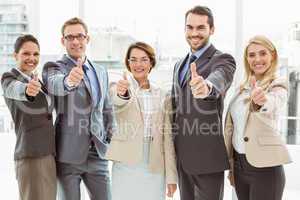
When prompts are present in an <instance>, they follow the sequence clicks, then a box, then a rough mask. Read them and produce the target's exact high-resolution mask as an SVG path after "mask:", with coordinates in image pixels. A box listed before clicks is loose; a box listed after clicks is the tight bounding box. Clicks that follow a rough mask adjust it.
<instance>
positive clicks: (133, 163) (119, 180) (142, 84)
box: [106, 42, 177, 200]
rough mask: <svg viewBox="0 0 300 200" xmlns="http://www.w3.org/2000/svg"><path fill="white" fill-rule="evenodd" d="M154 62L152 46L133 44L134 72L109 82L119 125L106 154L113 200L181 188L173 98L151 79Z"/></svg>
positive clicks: (158, 196)
mask: <svg viewBox="0 0 300 200" xmlns="http://www.w3.org/2000/svg"><path fill="white" fill-rule="evenodd" d="M155 62H156V61H155V54H154V50H153V48H152V47H151V46H149V45H148V44H146V43H143V42H136V43H134V44H132V45H130V47H129V48H128V50H127V53H126V58H125V63H126V66H127V69H128V71H130V72H131V75H129V76H127V75H126V74H125V75H124V76H123V79H122V80H120V81H118V82H117V83H115V84H112V86H111V96H112V100H113V103H114V108H115V115H116V120H117V125H118V126H117V131H116V133H115V134H114V135H113V137H112V140H111V143H110V147H109V149H108V152H107V154H106V157H107V159H109V160H112V161H113V169H112V199H113V200H141V199H143V200H164V199H165V198H166V193H167V195H168V196H169V197H172V196H173V194H174V192H175V191H176V188H177V185H176V183H177V170H176V160H175V150H174V145H173V140H172V136H171V124H170V118H169V116H170V113H168V110H169V107H170V106H171V105H170V99H169V98H168V97H167V95H166V93H164V92H163V91H162V89H160V88H158V87H155V86H154V85H153V84H151V83H150V82H149V80H148V74H149V73H150V71H151V70H152V68H153V67H154V66H155ZM166 190H167V192H166Z"/></svg>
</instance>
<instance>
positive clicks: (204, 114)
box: [172, 45, 235, 174]
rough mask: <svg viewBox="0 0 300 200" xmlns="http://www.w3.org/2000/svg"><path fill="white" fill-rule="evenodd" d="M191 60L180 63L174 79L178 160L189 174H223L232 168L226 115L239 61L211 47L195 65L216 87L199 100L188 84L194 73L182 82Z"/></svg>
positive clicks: (174, 117) (175, 70)
mask: <svg viewBox="0 0 300 200" xmlns="http://www.w3.org/2000/svg"><path fill="white" fill-rule="evenodd" d="M187 58H188V55H187V56H186V57H185V58H183V59H182V60H180V61H179V62H178V63H176V65H175V68H174V76H173V87H172V106H173V134H174V144H175V151H176V156H177V160H178V162H181V164H182V167H183V169H184V170H185V171H186V172H187V173H189V174H208V173H215V172H221V171H224V170H226V169H228V168H229V162H228V157H227V153H226V148H225V143H224V137H223V131H222V113H223V99H224V96H225V93H226V91H227V89H228V88H229V86H230V85H231V82H232V79H233V74H234V72H235V61H234V59H233V57H232V56H231V55H229V54H225V53H222V52H220V51H218V50H217V49H216V48H215V47H214V46H213V45H211V46H210V47H209V48H208V49H207V50H206V51H205V52H204V53H203V54H202V55H201V56H200V57H199V58H198V59H197V60H196V61H195V62H196V65H197V72H198V74H200V75H201V76H202V77H203V78H204V79H206V80H208V81H210V82H211V83H212V85H213V88H212V91H211V93H210V95H209V96H208V97H207V98H204V99H195V98H194V97H193V95H192V92H191V88H190V86H189V84H188V83H189V81H190V79H191V74H190V71H189V70H188V72H187V75H186V77H185V80H184V82H183V84H182V85H181V84H180V83H179V80H178V74H179V73H180V70H181V69H182V67H183V66H184V64H185V62H186V60H187Z"/></svg>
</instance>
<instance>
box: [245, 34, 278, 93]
mask: <svg viewBox="0 0 300 200" xmlns="http://www.w3.org/2000/svg"><path fill="white" fill-rule="evenodd" d="M251 44H258V45H262V46H263V47H265V48H267V49H268V51H270V53H271V55H272V61H271V66H270V68H269V69H268V70H267V71H266V72H265V73H264V76H263V79H262V80H261V83H260V86H261V87H262V88H263V89H266V88H267V87H268V86H269V84H270V83H271V82H272V81H273V80H274V79H276V70H277V65H278V53H277V50H276V47H275V46H274V44H273V43H272V42H271V41H270V40H269V39H268V38H266V37H265V36H261V35H257V36H254V37H253V38H251V39H250V40H249V42H248V44H247V45H246V48H245V51H244V65H245V73H246V80H245V81H244V83H243V84H241V86H240V90H241V91H242V90H243V89H244V87H245V86H246V85H247V84H249V81H250V77H251V76H252V75H253V71H252V70H251V68H250V64H249V63H248V60H247V57H248V48H249V46H250V45H251Z"/></svg>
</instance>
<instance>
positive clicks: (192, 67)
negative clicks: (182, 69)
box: [190, 63, 198, 78]
mask: <svg viewBox="0 0 300 200" xmlns="http://www.w3.org/2000/svg"><path fill="white" fill-rule="evenodd" d="M190 68H191V75H192V78H193V77H196V76H198V73H197V67H196V63H191V66H190Z"/></svg>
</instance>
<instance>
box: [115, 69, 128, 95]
mask: <svg viewBox="0 0 300 200" xmlns="http://www.w3.org/2000/svg"><path fill="white" fill-rule="evenodd" d="M128 88H129V81H128V80H127V74H126V71H124V73H123V79H121V80H119V81H118V83H117V94H118V95H119V96H125V95H126V93H127V91H128Z"/></svg>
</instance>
